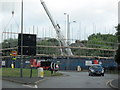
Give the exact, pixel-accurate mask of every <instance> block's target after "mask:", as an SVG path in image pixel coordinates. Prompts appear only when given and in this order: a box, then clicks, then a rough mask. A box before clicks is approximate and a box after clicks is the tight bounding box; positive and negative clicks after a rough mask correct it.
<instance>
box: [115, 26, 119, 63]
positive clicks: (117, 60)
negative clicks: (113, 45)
mask: <svg viewBox="0 0 120 90" xmlns="http://www.w3.org/2000/svg"><path fill="white" fill-rule="evenodd" d="M116 30H117V33H116V36H117V38H118V49H117V51H116V55H115V61H116V62H117V63H118V64H120V24H118V26H117V27H116Z"/></svg>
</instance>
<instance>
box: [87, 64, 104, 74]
mask: <svg viewBox="0 0 120 90" xmlns="http://www.w3.org/2000/svg"><path fill="white" fill-rule="evenodd" d="M88 73H89V76H95V75H100V76H104V68H103V67H102V66H101V65H99V64H98V65H92V66H90V67H89V70H88Z"/></svg>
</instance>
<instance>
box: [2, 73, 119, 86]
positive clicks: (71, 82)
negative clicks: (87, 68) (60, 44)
mask: <svg viewBox="0 0 120 90" xmlns="http://www.w3.org/2000/svg"><path fill="white" fill-rule="evenodd" d="M61 73H64V76H60V77H46V78H45V80H44V81H42V82H39V83H38V84H37V85H23V84H19V83H14V82H9V81H4V80H3V82H2V83H3V85H2V87H3V88H110V87H109V86H108V85H107V84H108V82H109V81H110V80H112V79H117V78H118V75H117V74H105V76H88V72H71V71H70V72H61Z"/></svg>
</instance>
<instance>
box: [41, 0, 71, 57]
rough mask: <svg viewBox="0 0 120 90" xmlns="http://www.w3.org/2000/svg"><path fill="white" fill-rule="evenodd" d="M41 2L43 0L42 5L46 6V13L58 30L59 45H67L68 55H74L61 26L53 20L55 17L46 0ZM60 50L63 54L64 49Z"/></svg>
mask: <svg viewBox="0 0 120 90" xmlns="http://www.w3.org/2000/svg"><path fill="white" fill-rule="evenodd" d="M40 2H41V4H42V6H43V8H44V10H45V12H46V14H47V15H48V17H49V19H50V21H51V23H52V25H53V27H54V29H55V31H56V34H57V37H58V41H59V45H60V46H64V47H67V48H66V49H65V51H66V54H67V55H68V56H73V53H72V51H71V49H70V48H69V46H68V44H67V42H66V41H65V38H64V36H63V35H62V33H61V31H60V26H59V24H56V23H55V21H54V20H53V18H52V16H51V14H50V12H49V10H48V8H47V6H46V4H45V2H44V1H43V0H40ZM60 51H61V54H62V55H63V50H62V48H61V49H60Z"/></svg>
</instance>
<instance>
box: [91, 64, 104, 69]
mask: <svg viewBox="0 0 120 90" xmlns="http://www.w3.org/2000/svg"><path fill="white" fill-rule="evenodd" d="M92 68H94V69H101V68H102V67H101V66H97V65H96V66H92Z"/></svg>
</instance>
